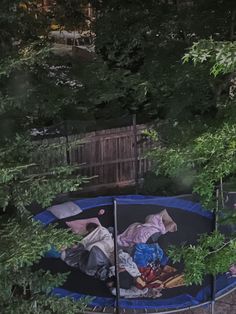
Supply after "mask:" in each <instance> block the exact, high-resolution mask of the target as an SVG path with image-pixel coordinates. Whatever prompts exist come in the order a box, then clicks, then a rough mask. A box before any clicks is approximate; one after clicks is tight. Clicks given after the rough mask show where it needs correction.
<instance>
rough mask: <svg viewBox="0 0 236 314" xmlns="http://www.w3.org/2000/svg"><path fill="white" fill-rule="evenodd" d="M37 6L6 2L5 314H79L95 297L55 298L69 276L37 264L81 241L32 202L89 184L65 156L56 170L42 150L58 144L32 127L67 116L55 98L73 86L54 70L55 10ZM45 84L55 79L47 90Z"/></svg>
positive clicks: (2, 69) (0, 96)
mask: <svg viewBox="0 0 236 314" xmlns="http://www.w3.org/2000/svg"><path fill="white" fill-rule="evenodd" d="M38 3H39V1H25V2H22V1H18V0H15V1H13V0H12V1H3V3H2V5H1V14H0V24H1V25H2V26H3V27H2V29H3V32H1V36H0V49H1V50H0V55H1V57H2V59H1V63H0V86H1V93H0V119H1V127H2V129H1V131H2V132H1V136H0V143H1V149H0V150H1V151H0V207H1V212H0V230H1V232H0V233H1V234H0V236H1V248H0V286H1V293H0V300H1V312H2V313H19V314H20V313H51V314H53V313H57V314H58V313H65V312H67V313H71V314H72V313H78V311H83V310H84V308H85V306H86V304H87V302H88V300H86V299H85V300H81V302H75V301H74V300H72V299H68V298H64V299H60V300H58V299H57V298H55V297H53V296H50V292H51V291H52V289H53V288H54V287H55V286H60V285H62V284H63V282H64V281H65V280H66V277H67V274H59V275H56V276H54V275H52V274H51V273H50V272H45V271H42V270H38V271H35V270H34V269H33V268H32V267H33V266H34V265H35V263H37V262H38V261H39V259H40V258H41V257H42V256H43V255H44V254H45V253H46V252H47V251H48V250H50V249H51V248H52V247H55V248H56V249H57V250H60V249H61V248H62V246H63V245H66V246H70V245H73V244H74V243H77V242H78V241H79V238H78V237H77V236H74V235H73V234H71V233H70V232H67V231H63V230H60V229H57V228H55V226H54V227H53V226H51V227H46V228H45V227H44V226H43V225H41V224H39V223H37V222H35V221H34V220H33V219H32V217H31V215H30V213H29V212H28V205H30V204H31V203H32V202H37V203H39V204H40V205H41V206H43V207H47V206H49V205H50V204H51V203H52V201H53V200H54V198H55V197H56V195H58V194H60V193H63V192H69V191H74V190H78V189H79V188H80V186H81V184H82V183H83V182H86V181H87V179H86V178H84V177H81V176H80V175H78V169H77V168H76V167H72V166H68V165H66V164H64V163H63V161H61V162H60V163H59V164H58V165H56V166H55V167H53V168H52V167H49V165H47V163H45V162H44V159H43V154H45V153H46V152H47V151H52V150H53V149H56V147H52V146H48V145H39V144H38V143H37V142H35V141H34V138H33V137H32V134H31V129H32V128H35V127H36V128H37V127H38V126H43V125H45V123H47V121H53V119H54V117H55V115H56V116H58V117H61V116H60V111H61V110H62V105H60V104H59V105H58V104H57V103H56V101H55V100H56V99H55V98H56V97H59V96H61V95H63V97H64V98H65V97H66V96H65V95H64V93H65V89H67V93H68V90H69V91H70V90H71V89H73V88H72V87H71V86H69V88H68V85H71V84H70V83H71V81H70V80H69V83H68V79H67V76H66V75H63V76H60V75H59V74H58V73H56V74H55V71H56V70H55V67H53V64H52V63H51V64H50V62H49V60H50V57H51V46H50V43H49V42H48V41H47V40H46V39H47V35H48V32H49V30H50V27H49V26H50V19H49V14H50V13H47V12H44V11H42V10H41V8H40V7H39V6H38ZM13 21H14V24H13ZM52 67H53V68H52ZM59 70H61V69H59ZM64 70H65V69H64V68H63V71H64ZM63 71H59V72H60V73H62V72H63ZM50 75H51V76H50ZM54 75H55V76H56V77H53V76H54ZM52 77H53V78H52ZM45 79H46V80H45ZM43 83H44V84H43ZM76 83H77V81H76ZM45 84H49V86H48V88H47V89H46V87H45V86H46V85H45ZM73 86H74V85H73ZM50 87H51V88H53V91H52V92H51V91H50ZM62 90H63V91H62ZM59 92H60V93H59ZM45 94H46V95H47V96H48V98H49V99H48V101H49V102H48V103H47V102H46V99H47V96H46V95H45ZM55 94H56V95H55ZM49 96H50V97H49ZM50 98H51V99H50ZM52 98H53V99H52ZM50 100H51V101H50ZM52 100H53V101H54V103H53V101H52ZM52 104H53V105H52ZM10 122H11V123H10ZM65 150H66V148H65ZM19 235H20V236H19Z"/></svg>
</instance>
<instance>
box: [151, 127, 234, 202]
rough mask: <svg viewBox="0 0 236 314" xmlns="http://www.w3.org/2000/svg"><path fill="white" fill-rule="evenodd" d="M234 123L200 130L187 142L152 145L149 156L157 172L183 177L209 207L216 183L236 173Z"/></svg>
mask: <svg viewBox="0 0 236 314" xmlns="http://www.w3.org/2000/svg"><path fill="white" fill-rule="evenodd" d="M235 131H236V126H235V124H226V123H225V124H223V125H222V127H221V128H219V129H216V130H212V131H208V132H205V133H203V134H202V135H201V136H199V137H197V138H196V139H194V140H193V142H191V143H190V144H189V145H185V146H184V147H183V146H180V145H178V146H176V147H173V146H172V147H170V148H168V147H161V148H160V147H158V148H154V149H153V150H152V151H151V152H150V153H149V157H150V158H151V159H152V160H153V161H154V169H155V172H156V174H164V175H169V176H172V177H182V179H187V177H189V179H190V182H191V181H192V183H193V191H194V192H197V193H198V194H199V195H200V196H201V199H202V202H203V203H204V204H205V205H206V206H208V205H209V204H210V202H211V200H212V198H213V195H214V189H215V185H216V184H217V183H218V182H219V181H220V179H221V178H223V177H226V176H228V175H230V174H232V173H234V172H235V170H236V168H235V161H236V160H235V158H236V155H235V147H236V136H235V134H236V133H235Z"/></svg>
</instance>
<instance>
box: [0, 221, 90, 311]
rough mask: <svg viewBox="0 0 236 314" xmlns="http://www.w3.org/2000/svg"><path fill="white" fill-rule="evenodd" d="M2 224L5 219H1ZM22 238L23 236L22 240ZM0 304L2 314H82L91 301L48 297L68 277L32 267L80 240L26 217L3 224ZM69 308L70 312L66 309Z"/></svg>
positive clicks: (0, 255) (67, 232) (66, 232)
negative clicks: (45, 256) (44, 256)
mask: <svg viewBox="0 0 236 314" xmlns="http://www.w3.org/2000/svg"><path fill="white" fill-rule="evenodd" d="M1 220H3V219H1ZM19 235H20V236H19ZM0 237H1V249H0V279H1V280H0V288H1V294H0V301H1V311H2V313H16V312H17V313H50V314H53V313H64V312H65V311H67V312H68V313H71V314H74V313H78V311H79V310H80V311H83V309H85V306H86V304H87V302H88V301H89V299H82V300H81V301H80V302H75V301H73V300H72V299H70V298H64V299H57V298H55V297H52V296H48V294H49V293H50V292H51V291H52V290H53V288H54V287H55V286H60V285H62V284H63V283H64V282H65V280H66V278H67V275H68V274H66V273H63V274H57V275H52V274H51V273H50V272H49V271H43V270H35V271H33V272H32V269H31V267H32V266H33V265H34V264H35V263H36V262H37V261H39V260H40V258H41V257H42V256H43V255H44V254H45V253H46V252H47V251H48V250H50V249H51V248H52V247H55V248H56V249H57V250H59V251H60V250H61V248H62V246H72V245H73V244H75V243H77V242H78V241H79V240H80V238H79V237H78V236H77V235H74V234H72V233H70V232H69V231H68V230H62V229H56V228H55V227H53V226H49V227H46V228H45V227H44V226H43V225H42V224H41V223H39V222H36V221H34V220H32V218H31V217H29V216H27V215H23V216H22V217H20V218H14V219H12V220H10V221H7V222H4V221H1V231H0ZM67 306H68V308H66V307H67Z"/></svg>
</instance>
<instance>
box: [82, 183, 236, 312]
mask: <svg viewBox="0 0 236 314" xmlns="http://www.w3.org/2000/svg"><path fill="white" fill-rule="evenodd" d="M124 197H126V198H127V199H129V198H128V196H124ZM132 197H134V195H132ZM114 198H115V196H114ZM154 198H155V196H154ZM176 198H180V196H177V197H176ZM91 199H92V198H91ZM113 204H114V230H115V231H114V233H115V234H114V240H115V265H116V276H117V286H116V289H117V294H116V298H115V300H116V301H115V302H116V306H115V307H110V306H99V305H96V306H88V308H87V310H85V312H84V313H85V314H100V313H104V314H112V313H117V314H121V313H122V314H125V313H127V314H131V313H137V314H138V313H148V314H157V313H158V314H171V313H179V312H182V311H187V310H192V309H196V308H200V307H205V306H211V307H210V309H211V314H214V308H215V303H216V302H217V301H218V300H220V299H222V298H223V297H225V296H227V295H229V294H230V293H232V292H233V291H235V290H236V286H235V287H233V288H229V290H228V291H225V293H223V294H220V295H219V296H216V278H215V276H213V284H212V298H211V300H209V301H206V302H203V303H199V304H197V305H192V306H188V307H183V308H179V307H178V308H176V309H173V308H172V309H169V310H164V311H163V310H159V309H155V308H154V309H148V308H140V309H135V308H134V309H131V308H128V309H125V308H121V307H120V306H119V301H120V294H119V276H118V274H117V269H118V268H117V266H118V258H117V248H118V245H117V241H116V238H117V201H116V199H114V201H113ZM96 206H98V204H96ZM99 206H100V204H99ZM218 207H219V189H217V190H216V208H215V210H214V212H213V214H214V215H213V219H214V228H213V230H217V227H218V224H217V221H218V215H217V213H218ZM87 209H88V208H87ZM84 210H86V209H85V208H84ZM225 289H227V288H225Z"/></svg>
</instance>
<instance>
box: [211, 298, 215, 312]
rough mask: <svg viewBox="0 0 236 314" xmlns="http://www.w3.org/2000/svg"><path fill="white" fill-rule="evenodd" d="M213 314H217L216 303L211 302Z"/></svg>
mask: <svg viewBox="0 0 236 314" xmlns="http://www.w3.org/2000/svg"><path fill="white" fill-rule="evenodd" d="M211 314H215V301H212V302H211Z"/></svg>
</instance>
